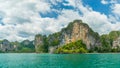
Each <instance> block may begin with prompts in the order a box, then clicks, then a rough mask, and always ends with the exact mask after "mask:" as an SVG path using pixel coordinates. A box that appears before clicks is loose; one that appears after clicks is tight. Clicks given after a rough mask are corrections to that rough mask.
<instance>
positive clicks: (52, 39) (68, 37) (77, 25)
mask: <svg viewBox="0 0 120 68" xmlns="http://www.w3.org/2000/svg"><path fill="white" fill-rule="evenodd" d="M78 40H82V41H83V43H85V44H86V47H87V49H91V48H94V47H95V46H97V45H100V41H99V35H98V33H96V32H94V31H93V30H92V29H91V28H90V27H89V26H88V25H87V24H85V23H83V22H82V21H81V20H75V21H73V22H71V23H70V24H69V25H68V26H67V27H66V28H63V29H62V30H61V31H60V32H57V33H54V34H51V35H49V36H48V37H47V41H48V43H49V44H48V46H49V48H48V50H49V52H50V53H52V52H54V51H55V49H57V48H59V47H60V46H63V45H65V44H68V43H70V42H75V41H78ZM43 45H44V41H43V37H42V36H41V35H38V36H37V35H36V37H35V49H36V52H39V51H40V50H41V51H42V47H43ZM39 48H40V49H39Z"/></svg>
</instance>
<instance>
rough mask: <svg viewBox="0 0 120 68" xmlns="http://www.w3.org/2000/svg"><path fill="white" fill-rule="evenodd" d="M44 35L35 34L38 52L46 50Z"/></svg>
mask: <svg viewBox="0 0 120 68" xmlns="http://www.w3.org/2000/svg"><path fill="white" fill-rule="evenodd" d="M43 42H44V41H43V36H42V35H36V36H35V41H34V44H35V50H36V52H38V53H43V51H44V48H43V46H44V43H43Z"/></svg>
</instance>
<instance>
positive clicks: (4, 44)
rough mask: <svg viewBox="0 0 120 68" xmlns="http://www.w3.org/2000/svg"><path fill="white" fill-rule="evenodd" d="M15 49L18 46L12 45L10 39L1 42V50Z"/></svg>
mask: <svg viewBox="0 0 120 68" xmlns="http://www.w3.org/2000/svg"><path fill="white" fill-rule="evenodd" d="M15 49H16V46H15V45H12V44H11V43H10V42H9V41H8V40H3V41H2V42H1V43H0V51H2V52H8V51H13V50H15Z"/></svg>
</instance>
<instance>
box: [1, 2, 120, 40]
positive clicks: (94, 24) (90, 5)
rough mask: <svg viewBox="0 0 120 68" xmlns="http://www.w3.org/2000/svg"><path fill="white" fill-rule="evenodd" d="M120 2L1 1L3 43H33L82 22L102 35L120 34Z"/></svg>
mask: <svg viewBox="0 0 120 68" xmlns="http://www.w3.org/2000/svg"><path fill="white" fill-rule="evenodd" d="M119 11H120V1H119V0H0V39H8V40H10V41H16V40H17V41H21V40H24V39H30V40H33V39H34V36H35V35H36V34H39V33H40V34H46V35H49V34H51V33H54V32H58V31H60V30H61V29H62V28H64V27H66V26H67V25H68V24H69V22H71V21H73V20H75V19H81V20H82V21H83V22H85V23H87V24H88V25H89V26H90V27H91V28H92V29H93V30H94V31H96V32H98V33H99V34H100V35H102V34H106V33H109V32H110V31H112V30H120V27H119V26H120V12H119Z"/></svg>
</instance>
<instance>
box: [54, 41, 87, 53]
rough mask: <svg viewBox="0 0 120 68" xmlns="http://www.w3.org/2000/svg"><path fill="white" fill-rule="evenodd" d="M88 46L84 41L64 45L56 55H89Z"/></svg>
mask: <svg viewBox="0 0 120 68" xmlns="http://www.w3.org/2000/svg"><path fill="white" fill-rule="evenodd" d="M87 52H88V51H87V49H86V45H85V44H84V43H83V42H82V40H78V41H76V42H71V43H69V44H66V45H63V46H62V47H59V48H58V49H57V50H56V53H87Z"/></svg>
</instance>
